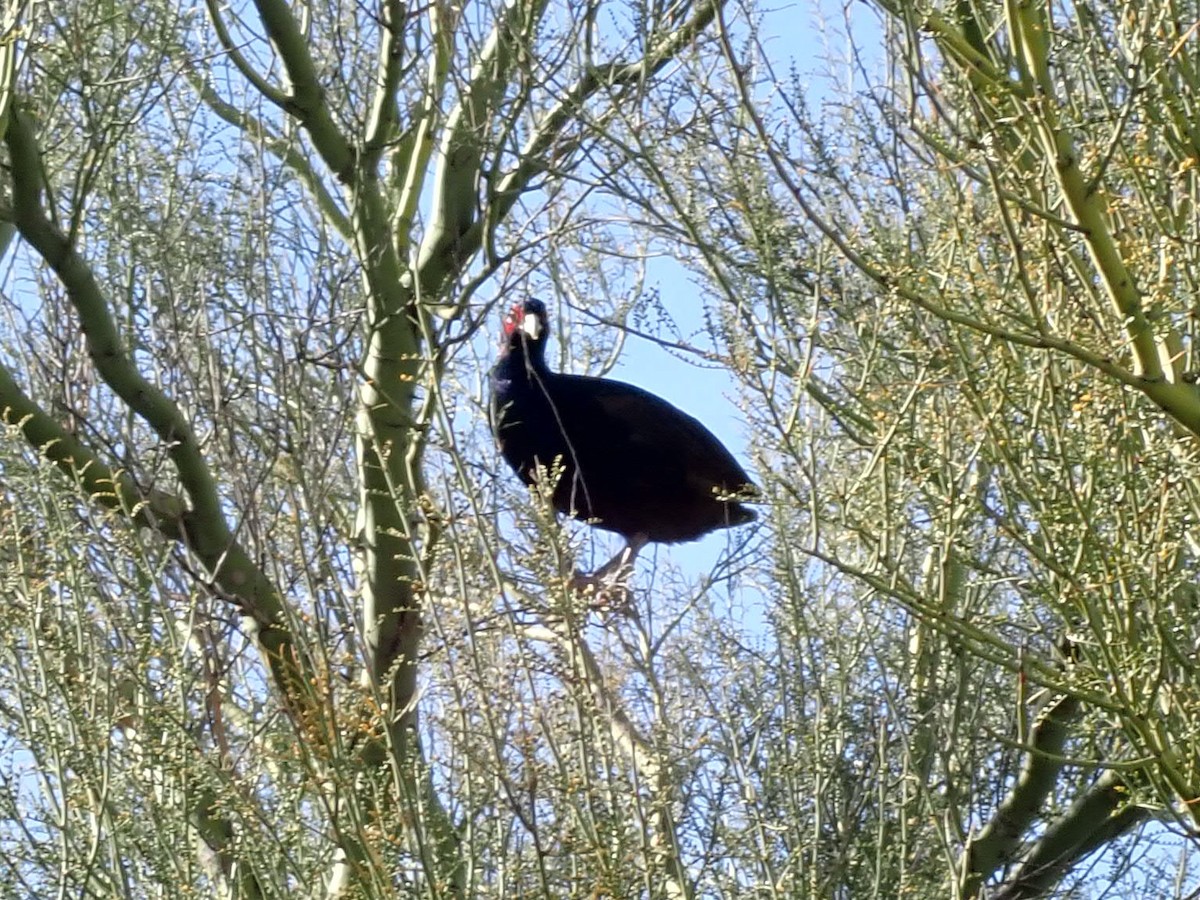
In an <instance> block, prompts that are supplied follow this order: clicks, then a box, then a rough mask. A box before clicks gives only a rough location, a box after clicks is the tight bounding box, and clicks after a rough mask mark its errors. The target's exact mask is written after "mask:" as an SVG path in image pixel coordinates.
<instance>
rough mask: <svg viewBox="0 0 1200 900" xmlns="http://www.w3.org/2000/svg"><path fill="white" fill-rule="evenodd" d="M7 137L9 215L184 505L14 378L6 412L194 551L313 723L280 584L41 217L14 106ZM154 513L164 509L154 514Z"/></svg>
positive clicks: (95, 287) (80, 268)
mask: <svg viewBox="0 0 1200 900" xmlns="http://www.w3.org/2000/svg"><path fill="white" fill-rule="evenodd" d="M5 140H6V142H7V144H8V148H9V153H10V156H11V161H12V183H13V218H14V221H15V224H16V226H17V230H18V232H19V233H20V234H21V237H22V238H23V239H24V240H25V241H26V242H27V243H28V244H29V245H30V246H31V247H32V248H33V249H34V250H35V251H36V252H37V253H38V254H39V255H40V256H41V257H42V259H43V260H44V261H45V262H46V264H47V265H49V266H50V268H51V269H53V271H54V272H55V274H57V275H58V277H59V279H60V280H61V282H62V284H63V286H64V287H65V288H66V290H67V296H68V298H69V299H70V301H71V304H72V306H74V308H75V310H76V313H77V314H78V316H79V321H80V327H81V330H82V331H83V334H84V337H85V339H86V342H87V348H88V355H89V357H90V358H91V360H92V362H93V364H94V365H95V367H96V371H97V372H98V373H99V375H100V377H101V378H102V379H103V380H104V382H105V384H107V385H108V386H109V388H111V389H112V391H113V392H114V393H115V394H116V395H117V396H118V397H119V398H120V399H121V400H122V401H123V402H124V403H125V405H126V406H127V407H128V408H129V409H130V410H132V411H133V412H134V413H135V414H137V415H138V416H139V417H140V418H142V419H143V420H144V421H145V422H146V423H147V424H149V425H150V427H151V428H152V429H153V430H154V432H155V433H156V434H157V435H158V437H159V439H160V440H162V441H163V442H164V444H166V445H167V452H168V455H169V457H170V459H171V461H172V463H173V464H174V466H175V470H176V473H177V474H178V476H179V480H180V483H181V484H182V486H183V489H184V491H185V493H186V495H187V498H188V501H189V502H190V504H191V509H190V510H182V509H180V506H181V504H180V503H179V501H178V500H177V499H175V498H171V497H170V496H169V495H165V494H161V493H159V494H152V495H151V497H150V498H149V500H150V506H149V507H145V506H143V505H142V503H143V498H141V495H140V493H139V492H137V489H136V487H135V486H134V484H133V482H132V481H130V480H127V479H128V476H124V475H120V474H115V473H113V472H112V471H111V470H108V469H106V468H105V467H104V466H103V465H101V464H100V463H99V461H98V460H97V459H96V457H95V454H93V453H91V452H90V451H88V450H87V449H86V448H85V447H83V445H82V444H81V443H79V442H78V440H76V439H73V438H72V439H68V436H67V435H65V434H63V432H62V429H61V427H60V426H58V425H57V424H56V423H54V422H53V420H51V419H50V418H49V417H48V416H47V415H46V414H45V413H43V412H42V411H41V410H40V409H38V408H37V407H36V406H35V405H34V404H33V403H32V401H30V400H29V399H28V398H26V397H25V396H24V394H22V393H21V392H20V390H19V388H17V386H16V384H15V383H14V382H12V379H11V378H9V379H7V382H6V383H5V382H0V395H3V396H5V397H7V398H9V401H8V404H7V405H8V406H9V407H10V409H11V410H12V411H11V412H10V413H7V414H6V420H9V421H12V422H13V423H14V424H17V425H18V427H21V428H22V430H23V433H24V434H26V436H27V439H29V440H30V441H31V442H32V443H33V444H34V446H36V447H38V449H39V450H40V451H41V452H42V453H43V454H45V455H46V456H47V457H48V458H50V459H52V460H54V461H55V462H56V464H57V465H58V466H59V467H60V468H62V469H64V470H67V471H72V472H75V471H77V472H80V473H81V476H82V477H83V478H84V479H85V481H84V484H85V486H88V487H89V494H90V495H91V496H93V497H95V498H97V499H98V500H99V502H101V503H104V504H105V505H107V506H109V507H110V508H121V509H124V510H126V511H127V514H129V515H133V516H137V515H139V514H141V515H143V516H151V518H150V519H148V520H146V521H147V524H150V525H152V526H153V527H156V528H158V529H159V530H160V532H161V533H162V534H164V535H165V536H167V537H170V538H172V539H174V540H177V541H180V542H182V543H184V544H186V546H187V547H188V549H190V550H191V551H192V552H193V553H195V555H196V556H197V557H198V558H199V559H200V560H201V562H202V563H203V565H204V566H205V568H206V569H207V571H208V572H209V574H210V575H211V577H212V578H213V581H214V584H215V586H216V587H217V588H218V589H219V591H220V592H221V593H222V594H223V595H224V596H225V597H226V598H227V599H231V600H232V601H233V602H234V603H236V604H237V605H238V607H239V608H240V609H241V611H242V613H243V614H244V615H245V616H246V617H248V618H249V619H250V620H251V621H253V623H254V625H255V628H256V630H257V639H258V641H259V644H260V646H261V647H262V649H263V652H264V655H265V657H266V659H267V663H268V665H269V667H270V669H271V672H272V675H273V677H274V679H275V682H276V685H277V687H278V688H279V690H280V692H281V694H282V695H283V697H284V699H285V701H286V702H287V703H288V705H289V706H290V707H291V709H292V711H293V713H294V715H295V717H296V721H297V724H298V726H299V727H301V728H302V729H304V730H305V731H306V732H308V731H311V730H312V729H313V728H316V727H318V725H319V722H320V721H321V718H320V717H321V713H320V705H319V703H318V701H317V699H316V698H315V697H314V696H313V695H312V691H313V688H312V683H313V682H312V680H311V677H310V673H308V672H307V671H306V670H305V669H304V667H303V664H302V662H301V659H300V655H299V654H298V653H297V651H296V648H295V645H294V640H293V638H292V635H291V633H290V632H289V631H288V630H287V628H286V627H285V625H284V622H285V621H286V616H285V609H284V605H283V599H282V597H281V596H280V594H279V591H278V589H277V588H276V587H275V585H274V584H273V583H272V582H271V580H270V579H269V578H268V577H267V575H266V574H265V573H264V572H263V571H262V570H261V569H260V568H259V567H258V566H257V565H256V564H255V562H254V561H253V559H251V558H250V556H249V555H248V554H247V553H246V551H245V549H244V548H243V547H241V545H240V544H238V542H237V541H236V540H235V539H234V537H233V534H232V532H231V531H230V529H229V525H228V523H227V522H226V520H225V516H224V513H223V511H222V509H221V501H220V497H219V494H218V492H217V487H216V482H215V481H214V480H213V477H212V473H211V471H210V470H209V468H208V464H207V463H206V462H205V460H204V457H203V454H202V453H201V452H200V447H199V443H198V441H197V439H196V436H195V433H194V432H193V429H192V427H191V425H190V423H189V422H188V421H187V419H186V418H185V417H184V415H183V413H182V412H181V411H180V410H179V408H178V407H177V406H176V405H175V403H174V402H173V401H172V400H171V399H170V398H169V397H168V396H167V395H166V394H165V393H163V392H162V391H161V390H160V389H159V388H158V387H156V386H155V385H154V384H153V383H151V382H150V381H149V380H148V379H146V378H145V377H144V376H143V375H142V374H141V373H140V372H139V371H138V370H137V367H136V366H135V365H134V363H133V361H132V359H131V358H130V357H129V355H128V353H127V352H126V351H125V348H124V347H123V345H122V343H121V340H120V336H119V335H118V333H117V327H116V323H115V322H114V320H113V317H112V312H111V310H110V309H109V308H108V304H107V302H106V300H105V298H104V295H103V292H102V291H101V289H100V286H99V284H97V282H96V279H95V276H94V275H93V273H92V271H91V269H90V267H89V266H88V264H87V263H86V262H85V261H84V259H83V258H82V257H81V256H80V255H79V253H78V251H77V250H76V249H75V247H74V246H73V245H72V244H71V243H70V242H69V241H68V240H67V239H66V238H65V237H64V236H63V235H62V233H61V232H60V231H59V230H58V229H57V227H55V226H54V225H53V224H52V223H51V222H50V220H49V219H48V218H47V215H46V211H45V209H44V208H43V207H42V203H41V198H42V188H43V183H42V160H41V154H40V151H39V150H38V147H37V144H36V142H35V140H34V136H33V133H32V131H31V130H30V128H29V125H28V122H27V121H26V120H25V119H24V117H23V116H21V115H20V114H19V113H18V114H17V115H15V116H13V117H12V120H11V121H10V123H9V128H8V133H7V134H6V136H5ZM106 485H107V486H108V487H107V488H106ZM106 490H107V491H108V492H109V493H111V494H112V495H113V496H112V498H111V499H107V500H106V499H105V497H106V493H105V491H106ZM156 516H162V519H161V522H160V521H159V520H158V519H157V518H154V517H156ZM319 737H324V733H323V732H322V734H321V735H319Z"/></svg>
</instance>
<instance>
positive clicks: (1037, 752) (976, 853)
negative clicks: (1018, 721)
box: [961, 694, 1080, 897]
mask: <svg viewBox="0 0 1200 900" xmlns="http://www.w3.org/2000/svg"><path fill="white" fill-rule="evenodd" d="M1079 712H1080V702H1079V700H1078V698H1076V697H1074V696H1072V695H1071V694H1066V695H1064V696H1062V697H1060V698H1059V699H1058V700H1056V701H1055V702H1054V703H1053V704H1051V705H1050V706H1049V707H1048V708H1047V709H1046V710H1045V711H1044V712H1043V713H1042V715H1041V717H1040V718H1039V720H1038V723H1037V725H1035V726H1034V729H1033V733H1032V734H1031V735H1030V746H1029V750H1028V751H1027V752H1026V754H1025V760H1024V762H1023V763H1022V766H1021V773H1020V775H1018V776H1017V781H1016V783H1015V784H1014V785H1013V787H1012V790H1011V791H1010V792H1009V794H1008V796H1007V797H1005V798H1004V802H1002V803H1001V804H1000V807H999V809H997V810H996V812H995V814H994V815H993V816H992V819H991V821H990V822H988V824H987V825H986V826H984V828H983V830H982V831H981V832H979V834H977V835H975V836H974V837H973V838H972V839H971V840H969V841H968V842H967V846H966V848H965V849H964V850H963V860H962V866H961V872H962V875H961V877H962V894H963V896H964V897H975V896H977V895H978V893H979V891H980V889H981V887H982V886H983V883H984V882H985V881H986V880H987V879H988V878H989V877H991V875H992V874H993V873H994V872H995V871H996V870H997V869H998V868H1000V866H1002V865H1004V863H1005V862H1007V861H1008V860H1010V859H1012V858H1013V857H1014V856H1015V855H1016V852H1017V849H1018V848H1019V847H1020V845H1021V841H1022V840H1023V838H1024V835H1025V834H1026V833H1027V832H1028V830H1029V828H1030V827H1031V826H1032V824H1033V822H1034V820H1035V819H1036V818H1037V816H1038V813H1039V811H1040V810H1041V808H1042V805H1043V804H1044V803H1045V802H1046V797H1048V796H1049V795H1050V792H1051V791H1053V790H1054V784H1055V781H1056V780H1057V778H1058V774H1059V772H1061V771H1062V768H1063V765H1064V764H1065V763H1064V760H1063V759H1062V751H1063V746H1064V745H1065V744H1066V741H1067V737H1068V736H1069V734H1070V725H1071V723H1072V722H1073V721H1074V720H1075V719H1076V718H1078V716H1079ZM1018 715H1024V710H1018Z"/></svg>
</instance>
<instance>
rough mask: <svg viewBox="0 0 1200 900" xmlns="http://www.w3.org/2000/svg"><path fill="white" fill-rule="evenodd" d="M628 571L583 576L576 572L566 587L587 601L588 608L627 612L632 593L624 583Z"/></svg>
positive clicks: (630, 603) (631, 601)
mask: <svg viewBox="0 0 1200 900" xmlns="http://www.w3.org/2000/svg"><path fill="white" fill-rule="evenodd" d="M629 574H630V573H629V572H628V571H618V572H616V573H615V575H614V574H611V573H603V574H601V573H596V574H593V575H585V574H584V573H583V572H576V573H575V574H574V575H572V576H571V579H570V581H568V582H567V586H568V587H569V588H570V589H571V590H572V591H573V592H575V593H576V594H579V595H580V596H582V597H584V598H585V599H587V601H588V608H589V609H593V610H599V611H607V612H628V611H629V610H630V609H631V608H632V605H633V592H632V591H630V590H629V585H628V584H626V583H625V578H627V577H628V576H629ZM623 576H624V577H623Z"/></svg>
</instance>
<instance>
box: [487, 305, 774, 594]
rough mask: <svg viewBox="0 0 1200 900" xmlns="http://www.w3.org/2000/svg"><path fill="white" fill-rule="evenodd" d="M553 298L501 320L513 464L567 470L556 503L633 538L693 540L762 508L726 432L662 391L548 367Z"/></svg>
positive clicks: (500, 414) (495, 396)
mask: <svg viewBox="0 0 1200 900" xmlns="http://www.w3.org/2000/svg"><path fill="white" fill-rule="evenodd" d="M548 337H549V327H548V321H547V317H546V307H545V305H544V304H542V302H541V301H539V300H526V301H525V302H524V303H519V304H517V305H516V306H514V307H513V308H512V310H511V311H510V312H509V313H508V315H507V316H506V318H505V320H504V342H503V345H502V347H501V351H500V359H499V361H498V362H497V363H496V366H495V368H494V369H493V370H492V375H491V380H492V427H493V429H494V431H495V434H496V439H497V441H498V442H499V445H500V450H501V453H502V454H503V455H504V458H505V460H506V461H507V462H508V464H509V465H510V466H512V468H513V471H515V472H516V473H517V475H518V476H519V477H520V478H521V479H522V480H523V481H524V482H525V483H526V484H533V483H534V482H535V479H536V478H537V477H538V471H539V466H540V467H543V469H544V470H545V471H548V472H551V473H554V472H559V473H561V474H559V478H558V481H557V482H556V484H555V488H554V493H553V498H552V499H553V505H554V508H555V509H556V510H558V511H559V512H561V513H565V514H567V515H571V516H574V517H575V518H578V519H584V520H588V521H589V522H590V523H591V524H592V525H594V526H595V527H597V528H603V529H606V530H608V531H613V532H616V533H617V534H620V535H621V536H623V537H624V538H625V539H626V541H627V542H628V544H629V547H628V549H627V550H626V551H625V552H624V555H623V556H621V557H619V558H618V559H617V560H613V562H612V563H610V564H609V565H606V566H605V567H604V570H608V569H609V568H610V567H611V566H613V565H614V564H618V565H621V566H625V565H628V564H629V563H630V562H631V561H632V558H633V556H634V555H636V553H637V552H638V550H640V549H641V547H642V546H644V545H645V544H646V543H647V542H651V541H654V542H665V543H674V542H678V541H690V540H693V539H695V538H698V537H701V536H702V535H705V534H708V533H709V532H711V531H714V530H716V529H718V528H728V527H730V526H732V525H740V524H742V523H744V522H749V521H750V520H751V519H753V518H754V511H753V510H752V509H750V508H749V507H747V506H745V505H744V504H743V503H742V502H740V501H741V500H746V499H751V498H753V497H754V496H755V495H756V493H757V489H756V488H755V487H754V485H753V483H752V482H751V481H750V478H749V476H747V475H746V473H745V471H744V470H743V469H742V467H741V466H740V465H739V464H738V462H737V460H735V459H734V458H733V456H732V454H730V452H729V451H728V450H726V449H725V447H724V446H723V445H722V444H721V442H720V441H719V440H717V438H716V437H715V436H714V435H713V434H712V432H710V431H709V430H708V429H707V428H705V427H704V426H703V425H702V424H700V422H698V421H697V420H696V419H694V418H692V417H691V416H689V415H687V414H686V413H684V412H682V411H681V410H679V409H677V408H676V407H674V406H672V405H671V404H670V403H668V402H667V401H666V400H663V399H662V398H661V397H656V396H655V395H654V394H651V393H650V392H648V391H644V390H642V389H641V388H639V387H635V386H633V385H631V384H625V383H623V382H620V381H611V380H608V379H603V378H591V377H587V376H581V375H566V374H562V373H559V372H551V371H550V370H549V369H548V367H547V365H546V341H547V338H548Z"/></svg>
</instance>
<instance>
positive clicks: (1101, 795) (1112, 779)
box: [996, 770, 1150, 900]
mask: <svg viewBox="0 0 1200 900" xmlns="http://www.w3.org/2000/svg"><path fill="white" fill-rule="evenodd" d="M1149 817H1150V811H1149V810H1148V809H1147V808H1146V807H1144V806H1137V805H1136V804H1133V803H1131V802H1129V791H1128V790H1127V789H1126V787H1125V779H1124V777H1123V776H1122V775H1120V774H1119V773H1117V772H1115V771H1112V770H1108V771H1106V772H1104V774H1102V775H1101V776H1100V777H1099V778H1097V779H1096V781H1095V782H1093V783H1092V785H1091V786H1090V787H1089V788H1088V789H1087V790H1086V791H1084V793H1083V794H1081V795H1080V796H1079V797H1078V798H1076V800H1075V802H1074V803H1072V804H1071V807H1070V809H1068V810H1067V811H1066V812H1065V813H1063V815H1062V816H1061V817H1060V818H1059V819H1057V820H1056V821H1055V822H1054V823H1052V824H1051V825H1050V826H1049V827H1047V828H1046V831H1045V833H1044V834H1043V835H1042V837H1041V838H1040V839H1039V840H1038V841H1037V843H1035V844H1034V845H1033V847H1032V848H1031V849H1030V850H1029V852H1028V853H1027V854H1026V855H1025V858H1024V860H1022V861H1021V864H1020V866H1019V867H1018V868H1017V870H1016V872H1014V873H1013V875H1012V876H1011V877H1009V878H1007V879H1006V880H1005V883H1004V885H1003V886H1002V887H1001V888H1000V890H999V891H998V892H997V893H996V900H1034V898H1036V897H1045V896H1047V894H1049V892H1050V891H1051V890H1052V889H1053V888H1054V886H1055V885H1056V884H1058V883H1059V882H1060V881H1062V879H1063V877H1064V876H1065V875H1066V874H1067V873H1068V872H1069V871H1070V870H1071V869H1072V868H1073V867H1074V866H1075V865H1076V864H1078V863H1079V862H1081V861H1082V860H1083V859H1084V858H1085V857H1086V856H1088V854H1090V853H1092V852H1093V851H1095V850H1097V849H1099V848H1100V847H1102V846H1104V845H1105V844H1108V843H1110V842H1111V841H1113V840H1115V839H1116V838H1118V837H1120V836H1121V835H1123V834H1125V833H1126V832H1128V831H1129V830H1130V829H1132V828H1134V827H1136V826H1137V825H1139V824H1141V823H1142V822H1144V821H1146V819H1148V818H1149Z"/></svg>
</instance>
